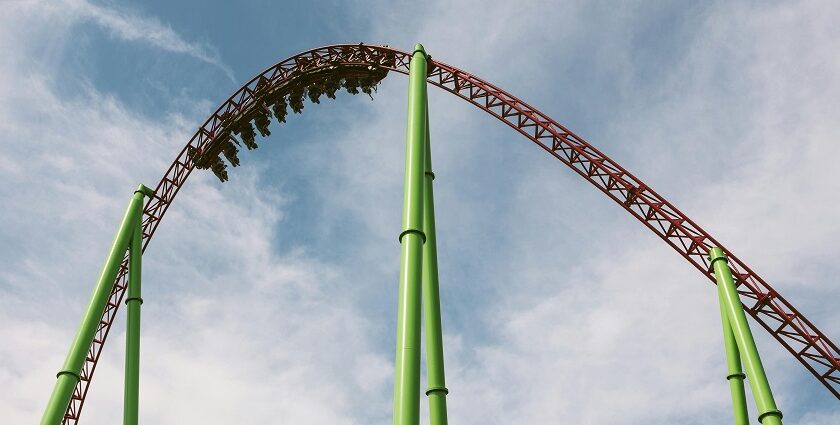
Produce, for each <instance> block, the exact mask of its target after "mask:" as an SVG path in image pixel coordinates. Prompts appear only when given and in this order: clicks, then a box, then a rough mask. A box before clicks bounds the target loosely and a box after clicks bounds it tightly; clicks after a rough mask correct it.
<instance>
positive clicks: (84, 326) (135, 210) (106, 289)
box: [41, 185, 154, 425]
mask: <svg viewBox="0 0 840 425" xmlns="http://www.w3.org/2000/svg"><path fill="white" fill-rule="evenodd" d="M153 194H154V191H152V190H151V189H149V188H147V187H145V186H143V185H140V187H139V188H138V189H137V191H136V192H134V197H133V198H132V199H131V202H130V203H129V204H128V209H127V210H126V212H125V216H124V217H123V221H122V224H120V227H119V230H118V231H117V236H116V238H115V239H114V243H113V245H112V246H111V251H110V253H109V254H108V259H107V260H106V261H105V266H104V267H103V268H102V274H101V275H100V276H99V280H98V281H97V283H96V286H95V287H94V289H93V295H92V296H91V299H90V302H89V303H88V307H87V310H85V313H84V316H82V322H81V323H80V324H79V329H78V330H77V331H76V337H75V338H74V339H73V343H72V344H71V345H70V352H69V353H68V354H67V359H66V360H65V361H64V367H62V368H61V371H59V372H58V375H57V378H58V379H57V380H56V383H55V387H54V388H53V392H52V394H51V395H50V400H49V402H47V408H46V409H45V410H44V416H43V417H42V418H41V425H58V424H60V423H61V421H62V420H64V412H65V411H66V410H67V406H68V405H69V404H70V397H71V396H72V395H73V389H74V388H75V387H76V384H77V383H78V382H79V380H80V379H81V377H80V375H79V374H80V373H81V371H82V366H84V363H85V357H86V356H87V352H88V347H90V344H91V343H92V342H93V337H94V335H96V329H97V327H98V325H99V319H100V318H101V317H102V313H103V312H104V311H105V306H106V305H107V304H108V297H109V296H110V295H111V290H112V289H113V287H114V280H115V279H116V278H117V273H119V270H120V263H122V260H123V258H124V257H125V251H126V249H128V244H129V241H130V240H131V237H132V234H133V233H134V226H135V223H136V221H137V220H140V217H141V216H142V213H143V196H144V195H146V196H152V195H153Z"/></svg>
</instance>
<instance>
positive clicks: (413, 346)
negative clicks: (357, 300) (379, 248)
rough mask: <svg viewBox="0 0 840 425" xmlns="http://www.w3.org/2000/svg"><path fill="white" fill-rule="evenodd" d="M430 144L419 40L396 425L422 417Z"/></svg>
mask: <svg viewBox="0 0 840 425" xmlns="http://www.w3.org/2000/svg"><path fill="white" fill-rule="evenodd" d="M425 147H426V52H425V51H424V50H423V46H422V45H420V44H417V45H416V46H415V47H414V53H413V54H412V57H411V64H410V68H409V78H408V128H407V130H406V147H405V192H404V196H403V220H402V232H401V233H400V248H401V255H400V286H399V300H398V305H397V354H396V360H395V371H394V375H395V376H394V425H419V422H420V310H421V305H420V302H421V280H422V267H423V264H422V263H423V242H425V239H426V237H425V235H424V234H423V173H424V163H425V159H426V157H425V152H424V151H425Z"/></svg>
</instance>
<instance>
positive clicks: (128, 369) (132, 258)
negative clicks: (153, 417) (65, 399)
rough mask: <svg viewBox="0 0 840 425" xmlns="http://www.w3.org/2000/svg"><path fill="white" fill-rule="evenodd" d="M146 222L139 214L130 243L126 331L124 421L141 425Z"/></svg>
mask: <svg viewBox="0 0 840 425" xmlns="http://www.w3.org/2000/svg"><path fill="white" fill-rule="evenodd" d="M142 261H143V222H142V219H141V217H140V216H138V217H137V220H136V221H135V225H134V233H133V234H132V236H131V243H130V244H129V246H128V298H126V300H125V305H126V308H127V309H128V323H127V325H126V334H125V393H124V400H123V424H125V425H137V422H138V416H139V407H138V405H139V399H140V305H142V304H143V298H142V297H141V296H140V274H141V272H142V270H143V266H142Z"/></svg>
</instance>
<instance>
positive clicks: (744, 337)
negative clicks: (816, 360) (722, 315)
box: [709, 247, 782, 425]
mask: <svg viewBox="0 0 840 425" xmlns="http://www.w3.org/2000/svg"><path fill="white" fill-rule="evenodd" d="M709 259H710V260H711V262H712V267H713V268H714V272H715V280H717V286H718V296H719V297H720V301H721V303H722V305H723V308H724V310H725V312H726V318H727V319H728V320H729V326H730V329H732V333H733V336H734V338H735V342H736V345H737V346H738V351H739V352H740V354H741V360H743V362H744V369H746V371H747V376H748V377H749V381H750V388H751V389H752V393H753V397H755V404H756V406H758V420H759V422H761V423H762V424H763V425H782V412H781V411H779V409H778V408H776V401H775V400H774V399H773V392H772V391H771V390H770V383H769V382H768V381H767V375H766V374H765V373H764V366H762V364H761V358H760V357H759V355H758V349H757V348H756V346H755V340H754V339H753V336H752V332H751V331H750V326H749V323H747V316H746V314H745V313H744V307H743V305H742V304H741V299H740V297H738V291H737V290H736V288H735V281H734V280H733V279H732V271H731V270H729V264H728V262H727V261H728V260H727V258H726V255H724V253H723V250H722V249H720V248H718V247H714V248H712V249H711V250H710V251H709Z"/></svg>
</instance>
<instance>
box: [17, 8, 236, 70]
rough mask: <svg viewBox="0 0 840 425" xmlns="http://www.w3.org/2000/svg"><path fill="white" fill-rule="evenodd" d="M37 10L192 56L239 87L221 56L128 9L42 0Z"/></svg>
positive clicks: (153, 18) (117, 36)
mask: <svg viewBox="0 0 840 425" xmlns="http://www.w3.org/2000/svg"><path fill="white" fill-rule="evenodd" d="M27 3H30V4H29V6H30V7H33V8H35V9H39V10H42V11H43V10H44V9H54V10H58V11H60V13H62V14H65V19H73V20H76V21H77V22H78V23H83V22H85V21H90V22H93V23H95V24H96V25H98V26H100V27H102V28H103V29H105V30H106V31H108V32H109V33H110V34H111V35H112V36H114V37H116V38H118V39H120V40H124V41H131V42H140V43H146V44H149V45H151V46H153V47H155V48H158V49H161V50H164V51H167V52H171V53H178V54H184V55H187V56H190V57H192V58H195V59H198V60H200V61H202V62H206V63H208V64H210V65H213V66H215V67H218V68H219V69H220V70H222V71H223V72H224V73H225V76H227V77H228V78H229V79H230V80H231V82H234V83H236V77H235V76H234V74H233V69H231V67H230V66H228V65H227V64H225V63H224V61H222V59H221V57H220V55H219V52H218V51H217V50H216V49H215V48H214V47H213V46H211V45H208V44H204V43H196V42H190V41H187V40H185V39H184V38H183V37H182V36H181V35H180V34H178V32H176V31H175V30H173V29H172V28H171V27H170V26H169V25H167V24H165V23H163V22H161V21H160V20H158V19H157V18H155V17H150V16H144V15H142V14H140V13H138V12H136V11H132V10H130V9H126V8H117V7H106V6H100V5H97V4H94V3H91V2H90V1H87V0H61V1H60V2H58V3H56V4H53V5H45V4H44V2H42V1H39V0H34V1H29V2H27Z"/></svg>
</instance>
